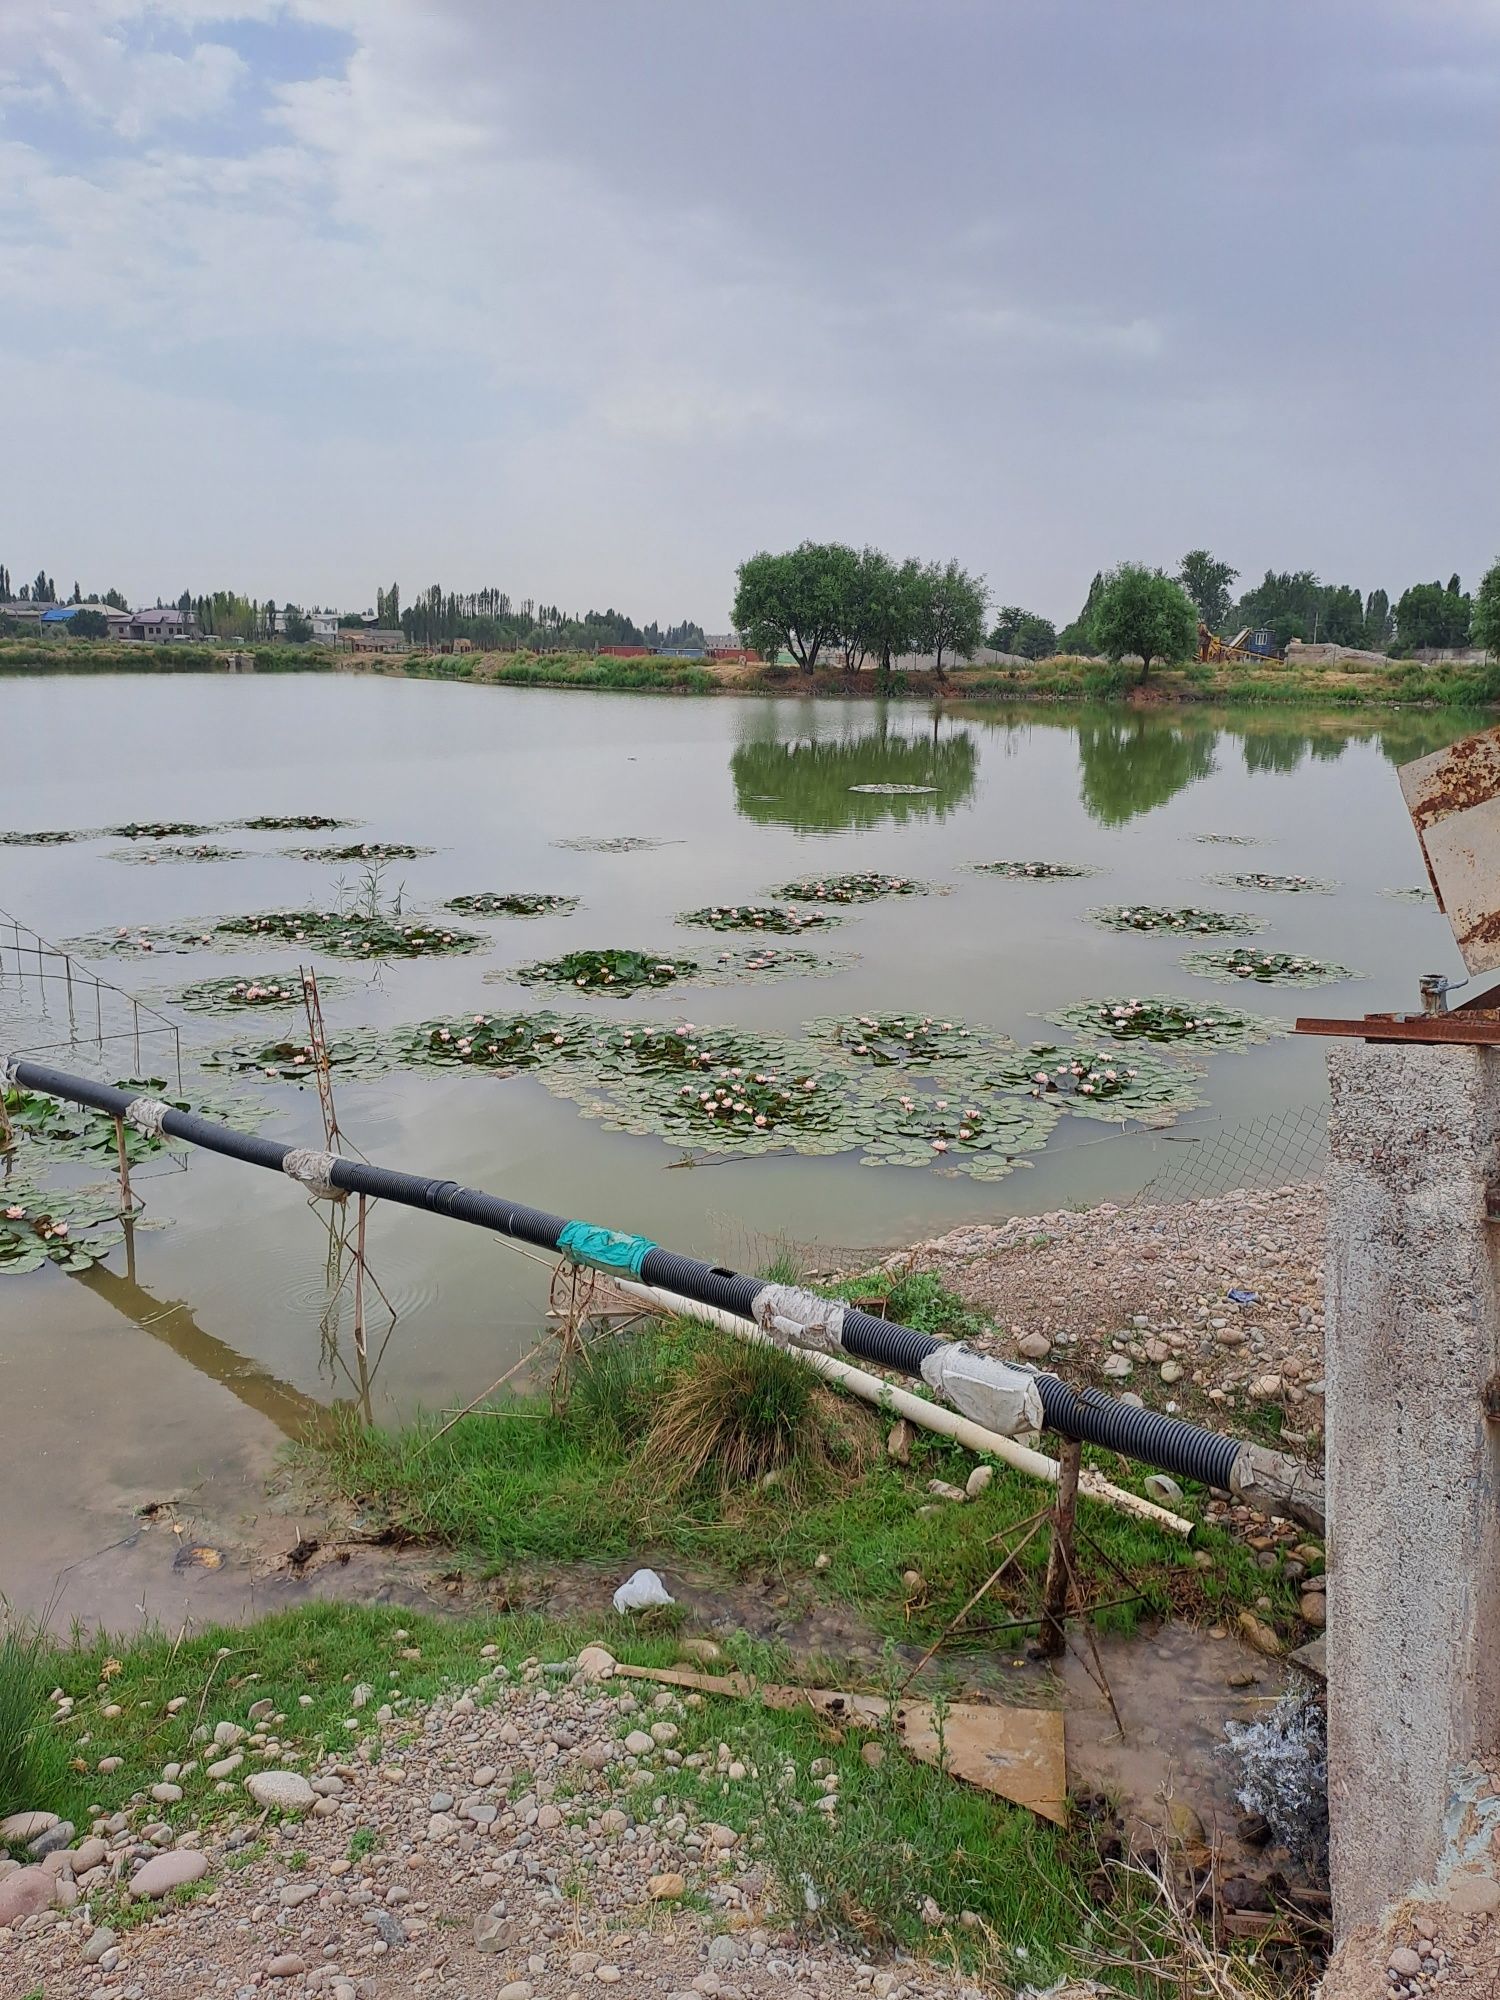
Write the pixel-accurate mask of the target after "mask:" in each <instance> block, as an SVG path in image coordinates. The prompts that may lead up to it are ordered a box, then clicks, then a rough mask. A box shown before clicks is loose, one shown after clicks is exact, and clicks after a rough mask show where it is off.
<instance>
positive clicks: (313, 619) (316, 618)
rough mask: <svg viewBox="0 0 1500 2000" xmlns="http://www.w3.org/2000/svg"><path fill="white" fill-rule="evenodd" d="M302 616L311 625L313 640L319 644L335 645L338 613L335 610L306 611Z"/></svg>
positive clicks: (337, 633)
mask: <svg viewBox="0 0 1500 2000" xmlns="http://www.w3.org/2000/svg"><path fill="white" fill-rule="evenodd" d="M303 615H304V617H305V618H306V619H307V622H308V624H309V625H311V627H312V635H313V641H314V643H315V644H316V645H319V646H332V645H336V644H337V642H338V636H339V614H338V613H337V612H336V611H308V612H304V614H303Z"/></svg>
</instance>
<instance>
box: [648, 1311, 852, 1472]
mask: <svg viewBox="0 0 1500 2000" xmlns="http://www.w3.org/2000/svg"><path fill="white" fill-rule="evenodd" d="M871 1435H872V1429H871V1423H870V1420H869V1419H868V1417H867V1416H866V1415H865V1414H864V1412H863V1411H859V1410H856V1409H854V1408H852V1407H851V1406H850V1405H849V1404H847V1403H844V1402H841V1401H838V1400H836V1399H835V1398H834V1396H833V1395H832V1394H831V1393H830V1391H829V1390H828V1389H826V1388H825V1387H824V1385H823V1383H822V1382H821V1381H820V1380H819V1379H818V1377H817V1375H816V1374H815V1373H814V1371H813V1370H812V1369H811V1368H809V1367H808V1365H807V1363H806V1362H805V1361H803V1360H801V1359H799V1358H798V1356H796V1355H795V1354H788V1353H786V1352H784V1351H783V1350H782V1349H781V1348H778V1347H762V1346H758V1345H752V1344H751V1343H750V1342H748V1341H742V1340H737V1339H735V1338H734V1336H733V1335H732V1334H715V1333H704V1334H703V1335H701V1336H700V1337H699V1339H698V1340H697V1341H696V1343H695V1347H694V1351H693V1352H692V1354H691V1356H690V1357H689V1358H688V1360H687V1362H686V1364H685V1365H684V1366H683V1367H682V1368H681V1369H680V1370H679V1371H678V1372H677V1373H676V1374H674V1375H673V1376H672V1377H671V1379H670V1380H669V1381H667V1382H666V1383H664V1384H663V1386H662V1387H661V1389H660V1391H659V1393H658V1395H657V1398H656V1403H655V1408H654V1410H653V1413H652V1417H651V1423H650V1427H649V1428H648V1430H647V1432H646V1435H645V1438H644V1440H643V1441H642V1445H641V1450H640V1462H641V1466H642V1470H643V1472H644V1473H645V1475H646V1477H647V1478H648V1479H650V1480H651V1481H652V1483H653V1484H654V1486H655V1488H656V1490H657V1492H658V1493H662V1494H671V1493H682V1492H684V1491H686V1490H687V1489H688V1488H690V1487H694V1486H698V1485H700V1484H706V1485H709V1486H711V1487H716V1488H717V1490H718V1492H719V1493H720V1494H721V1495H723V1496H727V1495H729V1494H730V1493H732V1492H733V1491H734V1490H735V1489H737V1488H744V1487H749V1486H753V1485H756V1484H758V1483H759V1482H761V1481H762V1480H764V1479H766V1478H767V1477H768V1475H770V1474H772V1473H774V1474H776V1475H777V1483H778V1484H780V1485H781V1486H782V1487H784V1488H785V1489H786V1490H787V1491H788V1492H789V1493H790V1494H791V1495H793V1496H795V1495H796V1494H798V1493H800V1492H805V1491H806V1490H808V1489H809V1488H810V1487H811V1486H812V1485H814V1484H815V1483H816V1482H817V1481H818V1479H819V1478H820V1477H821V1476H822V1475H823V1474H825V1473H827V1472H829V1471H831V1470H832V1469H833V1468H834V1467H835V1466H838V1465H844V1466H849V1467H851V1468H852V1467H855V1466H857V1465H858V1464H859V1463H860V1462H861V1461H862V1460H863V1459H864V1458H865V1457H866V1456H867V1455H868V1452H869V1448H870V1440H871Z"/></svg>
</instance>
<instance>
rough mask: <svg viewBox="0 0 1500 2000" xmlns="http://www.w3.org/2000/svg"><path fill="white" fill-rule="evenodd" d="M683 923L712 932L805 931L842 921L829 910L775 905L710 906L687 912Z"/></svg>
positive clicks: (739, 904) (731, 904) (681, 922)
mask: <svg viewBox="0 0 1500 2000" xmlns="http://www.w3.org/2000/svg"><path fill="white" fill-rule="evenodd" d="M677 921H678V923H680V924H696V925H698V926H699V928H700V929H703V930H709V931H777V932H783V933H785V932H790V931H805V930H811V929H814V928H816V927H817V926H819V925H826V924H836V923H837V922H838V921H839V920H838V918H837V917H835V916H830V914H829V913H828V911H827V910H797V909H793V908H791V907H789V906H786V907H783V906H780V905H778V904H775V903H710V904H708V905H706V906H705V907H704V908H703V909H701V910H684V911H682V913H681V914H680V916H679V917H678V919H677Z"/></svg>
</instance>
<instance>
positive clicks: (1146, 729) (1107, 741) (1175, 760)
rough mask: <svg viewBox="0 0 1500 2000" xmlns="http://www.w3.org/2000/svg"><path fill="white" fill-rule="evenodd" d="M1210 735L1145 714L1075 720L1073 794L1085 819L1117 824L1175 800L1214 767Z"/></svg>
mask: <svg viewBox="0 0 1500 2000" xmlns="http://www.w3.org/2000/svg"><path fill="white" fill-rule="evenodd" d="M1215 735H1216V732H1215V731H1214V730H1211V729H1208V730H1205V729H1201V728H1187V729H1180V728H1177V727H1175V726H1172V725H1170V724H1163V723H1162V722H1160V721H1159V720H1158V719H1157V718H1156V717H1154V716H1147V715H1141V716H1115V715H1111V716H1108V717H1105V718H1096V717H1089V718H1081V719H1080V721H1079V724H1078V791H1079V797H1080V798H1081V799H1082V801H1083V804H1084V808H1085V810H1086V811H1087V812H1088V814H1089V817H1090V818H1091V819H1096V820H1098V821H1099V823H1100V825H1101V826H1123V825H1124V824H1125V822H1126V821H1127V820H1132V819H1135V818H1136V817H1137V816H1138V815H1139V814H1141V813H1147V812H1152V811H1154V810H1155V808H1156V807H1157V806H1163V805H1165V804H1166V803H1167V801H1168V799H1174V798H1176V796H1177V794H1178V793H1179V792H1181V791H1185V790H1186V789H1187V787H1188V786H1189V785H1192V784H1196V783H1197V781H1198V780H1199V779H1200V778H1206V777H1207V776H1208V775H1209V773H1210V772H1211V771H1212V770H1213V769H1214V740H1215Z"/></svg>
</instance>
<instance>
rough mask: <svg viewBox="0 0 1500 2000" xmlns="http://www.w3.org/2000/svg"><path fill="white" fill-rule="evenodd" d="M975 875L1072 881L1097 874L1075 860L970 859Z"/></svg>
mask: <svg viewBox="0 0 1500 2000" xmlns="http://www.w3.org/2000/svg"><path fill="white" fill-rule="evenodd" d="M969 866H970V868H971V870H972V871H973V873H974V874H976V875H1000V876H1003V877H1004V878H1005V880H1006V881H1007V882H1073V881H1078V880H1080V879H1081V878H1082V877H1084V876H1085V875H1097V874H1098V873H1099V870H1098V869H1097V868H1086V867H1084V866H1083V865H1082V864H1081V863H1079V862H1076V861H971V862H970V863H969Z"/></svg>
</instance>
